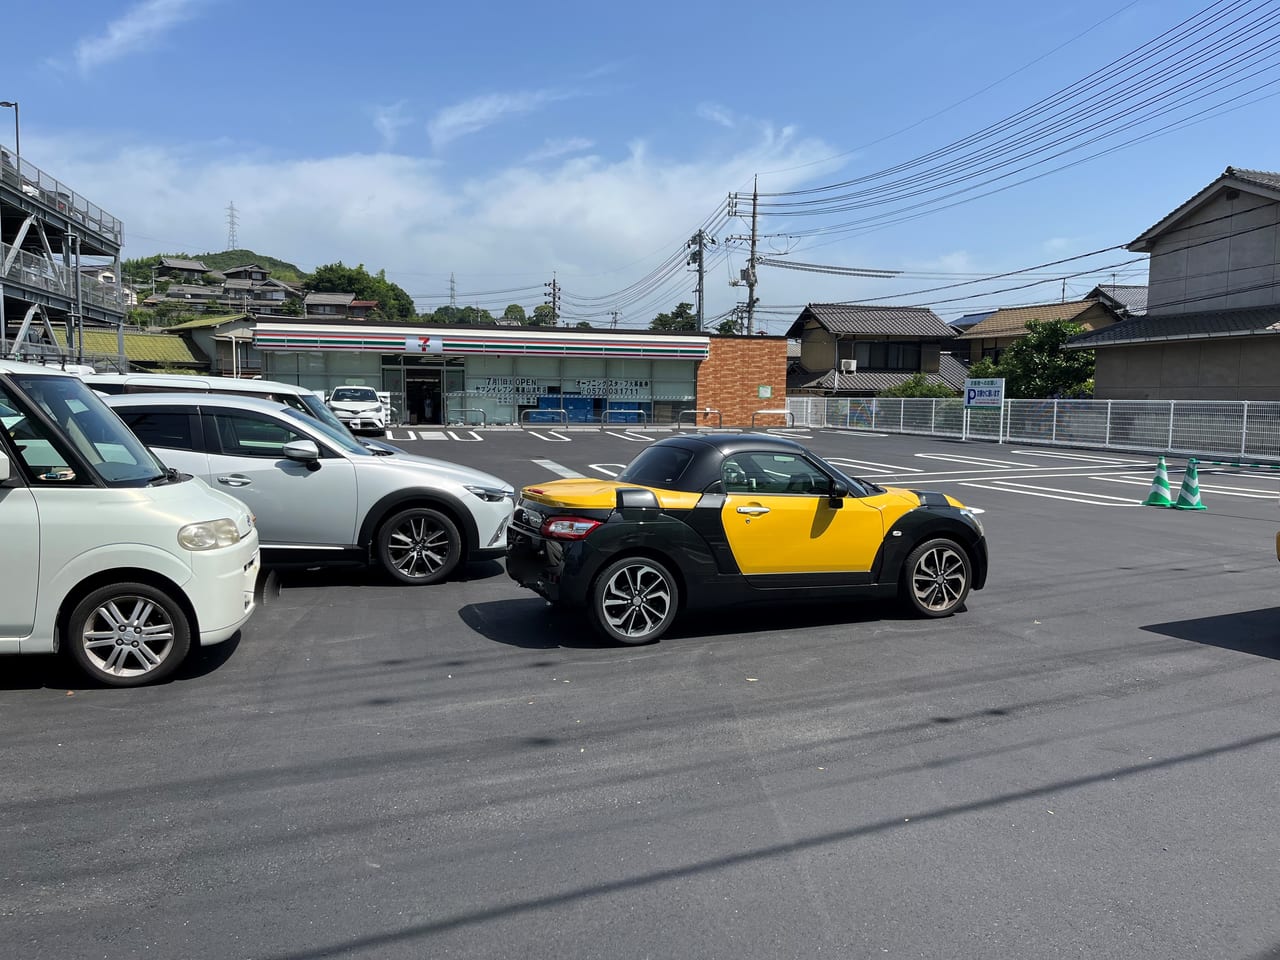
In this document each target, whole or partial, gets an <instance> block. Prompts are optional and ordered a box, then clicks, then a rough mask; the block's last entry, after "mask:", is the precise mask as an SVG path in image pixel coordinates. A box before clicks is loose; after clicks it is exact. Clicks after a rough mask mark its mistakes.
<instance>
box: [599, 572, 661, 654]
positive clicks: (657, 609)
mask: <svg viewBox="0 0 1280 960" xmlns="http://www.w3.org/2000/svg"><path fill="white" fill-rule="evenodd" d="M679 600H680V593H679V589H678V587H677V586H676V580H675V577H673V576H672V575H671V572H670V571H669V570H667V568H666V567H664V566H663V565H662V564H661V563H658V562H657V561H656V560H650V559H649V558H648V557H627V558H625V559H622V560H616V561H614V562H613V563H611V564H610V565H609V566H607V567H605V569H604V570H603V571H602V572H601V573H600V576H599V577H597V578H596V582H595V587H594V588H593V589H592V598H591V612H592V615H593V618H594V620H595V623H596V626H597V627H598V628H599V629H600V630H601V631H602V632H603V633H604V634H605V635H606V636H608V637H610V638H612V639H614V640H617V641H618V642H619V643H649V642H651V641H653V640H657V639H658V638H659V637H660V636H662V635H663V634H664V633H666V631H667V628H668V627H669V626H671V621H672V620H674V619H675V616H676V611H677V609H678V607H679Z"/></svg>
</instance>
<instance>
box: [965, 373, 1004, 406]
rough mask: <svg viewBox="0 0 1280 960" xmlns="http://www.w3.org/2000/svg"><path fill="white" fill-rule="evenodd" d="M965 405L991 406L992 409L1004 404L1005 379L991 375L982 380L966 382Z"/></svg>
mask: <svg viewBox="0 0 1280 960" xmlns="http://www.w3.org/2000/svg"><path fill="white" fill-rule="evenodd" d="M964 405H965V407H967V408H970V407H977V408H989V409H992V410H996V409H999V408H1000V407H1002V406H1004V379H1003V378H1001V377H990V378H986V379H981V380H966V381H965V382H964Z"/></svg>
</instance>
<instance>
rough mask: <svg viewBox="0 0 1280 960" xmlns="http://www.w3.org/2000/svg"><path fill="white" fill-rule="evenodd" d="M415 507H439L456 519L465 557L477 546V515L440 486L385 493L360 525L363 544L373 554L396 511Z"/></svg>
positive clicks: (435, 508) (454, 522) (362, 547)
mask: <svg viewBox="0 0 1280 960" xmlns="http://www.w3.org/2000/svg"><path fill="white" fill-rule="evenodd" d="M413 507H424V508H426V509H428V510H438V511H440V512H441V513H443V514H445V515H446V516H447V517H448V518H449V519H450V520H452V521H453V524H454V526H456V527H457V528H458V532H459V533H460V534H462V540H463V544H462V548H463V549H462V555H463V559H464V560H465V559H466V556H467V554H469V553H470V552H471V551H472V550H474V549H475V547H476V544H477V543H478V542H479V539H480V533H479V531H478V530H477V529H476V522H475V518H474V517H472V515H471V511H470V510H468V509H467V508H466V507H465V506H463V505H462V503H461V501H459V500H458V498H457V497H454V496H451V495H450V494H447V493H444V492H442V491H439V490H398V491H396V492H395V493H392V494H388V495H387V496H385V497H383V498H382V499H381V500H379V501H378V502H377V503H375V504H374V505H373V506H372V507H371V508H370V509H369V512H368V513H366V514H365V518H364V521H363V522H362V523H361V525H360V537H359V540H358V541H357V542H358V543H359V544H360V548H361V549H362V550H369V551H371V555H372V550H373V545H374V542H375V540H376V538H377V536H378V531H379V530H380V529H382V525H383V524H384V523H386V522H387V520H388V519H390V518H391V517H392V516H393V515H394V514H396V513H399V512H400V511H401V510H408V509H410V508H413Z"/></svg>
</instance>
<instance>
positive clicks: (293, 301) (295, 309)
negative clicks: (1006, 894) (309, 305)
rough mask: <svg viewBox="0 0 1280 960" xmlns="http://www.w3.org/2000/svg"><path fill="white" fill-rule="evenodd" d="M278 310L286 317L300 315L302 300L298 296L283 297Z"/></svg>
mask: <svg viewBox="0 0 1280 960" xmlns="http://www.w3.org/2000/svg"><path fill="white" fill-rule="evenodd" d="M280 312H281V313H282V314H284V315H285V316H286V317H300V316H302V300H301V299H300V298H299V297H285V298H284V302H283V303H281V304H280Z"/></svg>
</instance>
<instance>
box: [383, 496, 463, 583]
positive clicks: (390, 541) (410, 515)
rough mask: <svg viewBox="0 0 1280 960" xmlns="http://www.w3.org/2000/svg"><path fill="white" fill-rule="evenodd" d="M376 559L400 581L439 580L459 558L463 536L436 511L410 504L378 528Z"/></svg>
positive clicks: (453, 567)
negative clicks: (406, 508)
mask: <svg viewBox="0 0 1280 960" xmlns="http://www.w3.org/2000/svg"><path fill="white" fill-rule="evenodd" d="M377 550H378V561H379V562H380V563H381V564H382V568H383V569H384V570H386V571H387V573H388V574H390V575H391V576H392V577H393V578H394V579H396V580H399V581H400V582H401V583H408V584H412V585H414V586H425V585H427V584H429V583H439V582H440V581H441V580H444V579H445V578H446V577H448V576H449V574H451V573H453V571H454V569H455V568H456V567H457V566H458V563H459V562H460V561H461V560H462V535H461V534H460V533H458V528H457V526H456V525H455V524H454V522H453V521H452V520H450V519H449V518H448V517H447V516H445V515H444V514H443V513H441V512H440V511H439V510H432V509H430V508H429V507H410V508H409V509H408V510H401V511H400V512H399V513H397V514H395V515H393V516H391V517H389V518H388V519H387V521H386V522H385V523H383V525H382V527H381V528H380V529H379V530H378V539H377Z"/></svg>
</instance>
